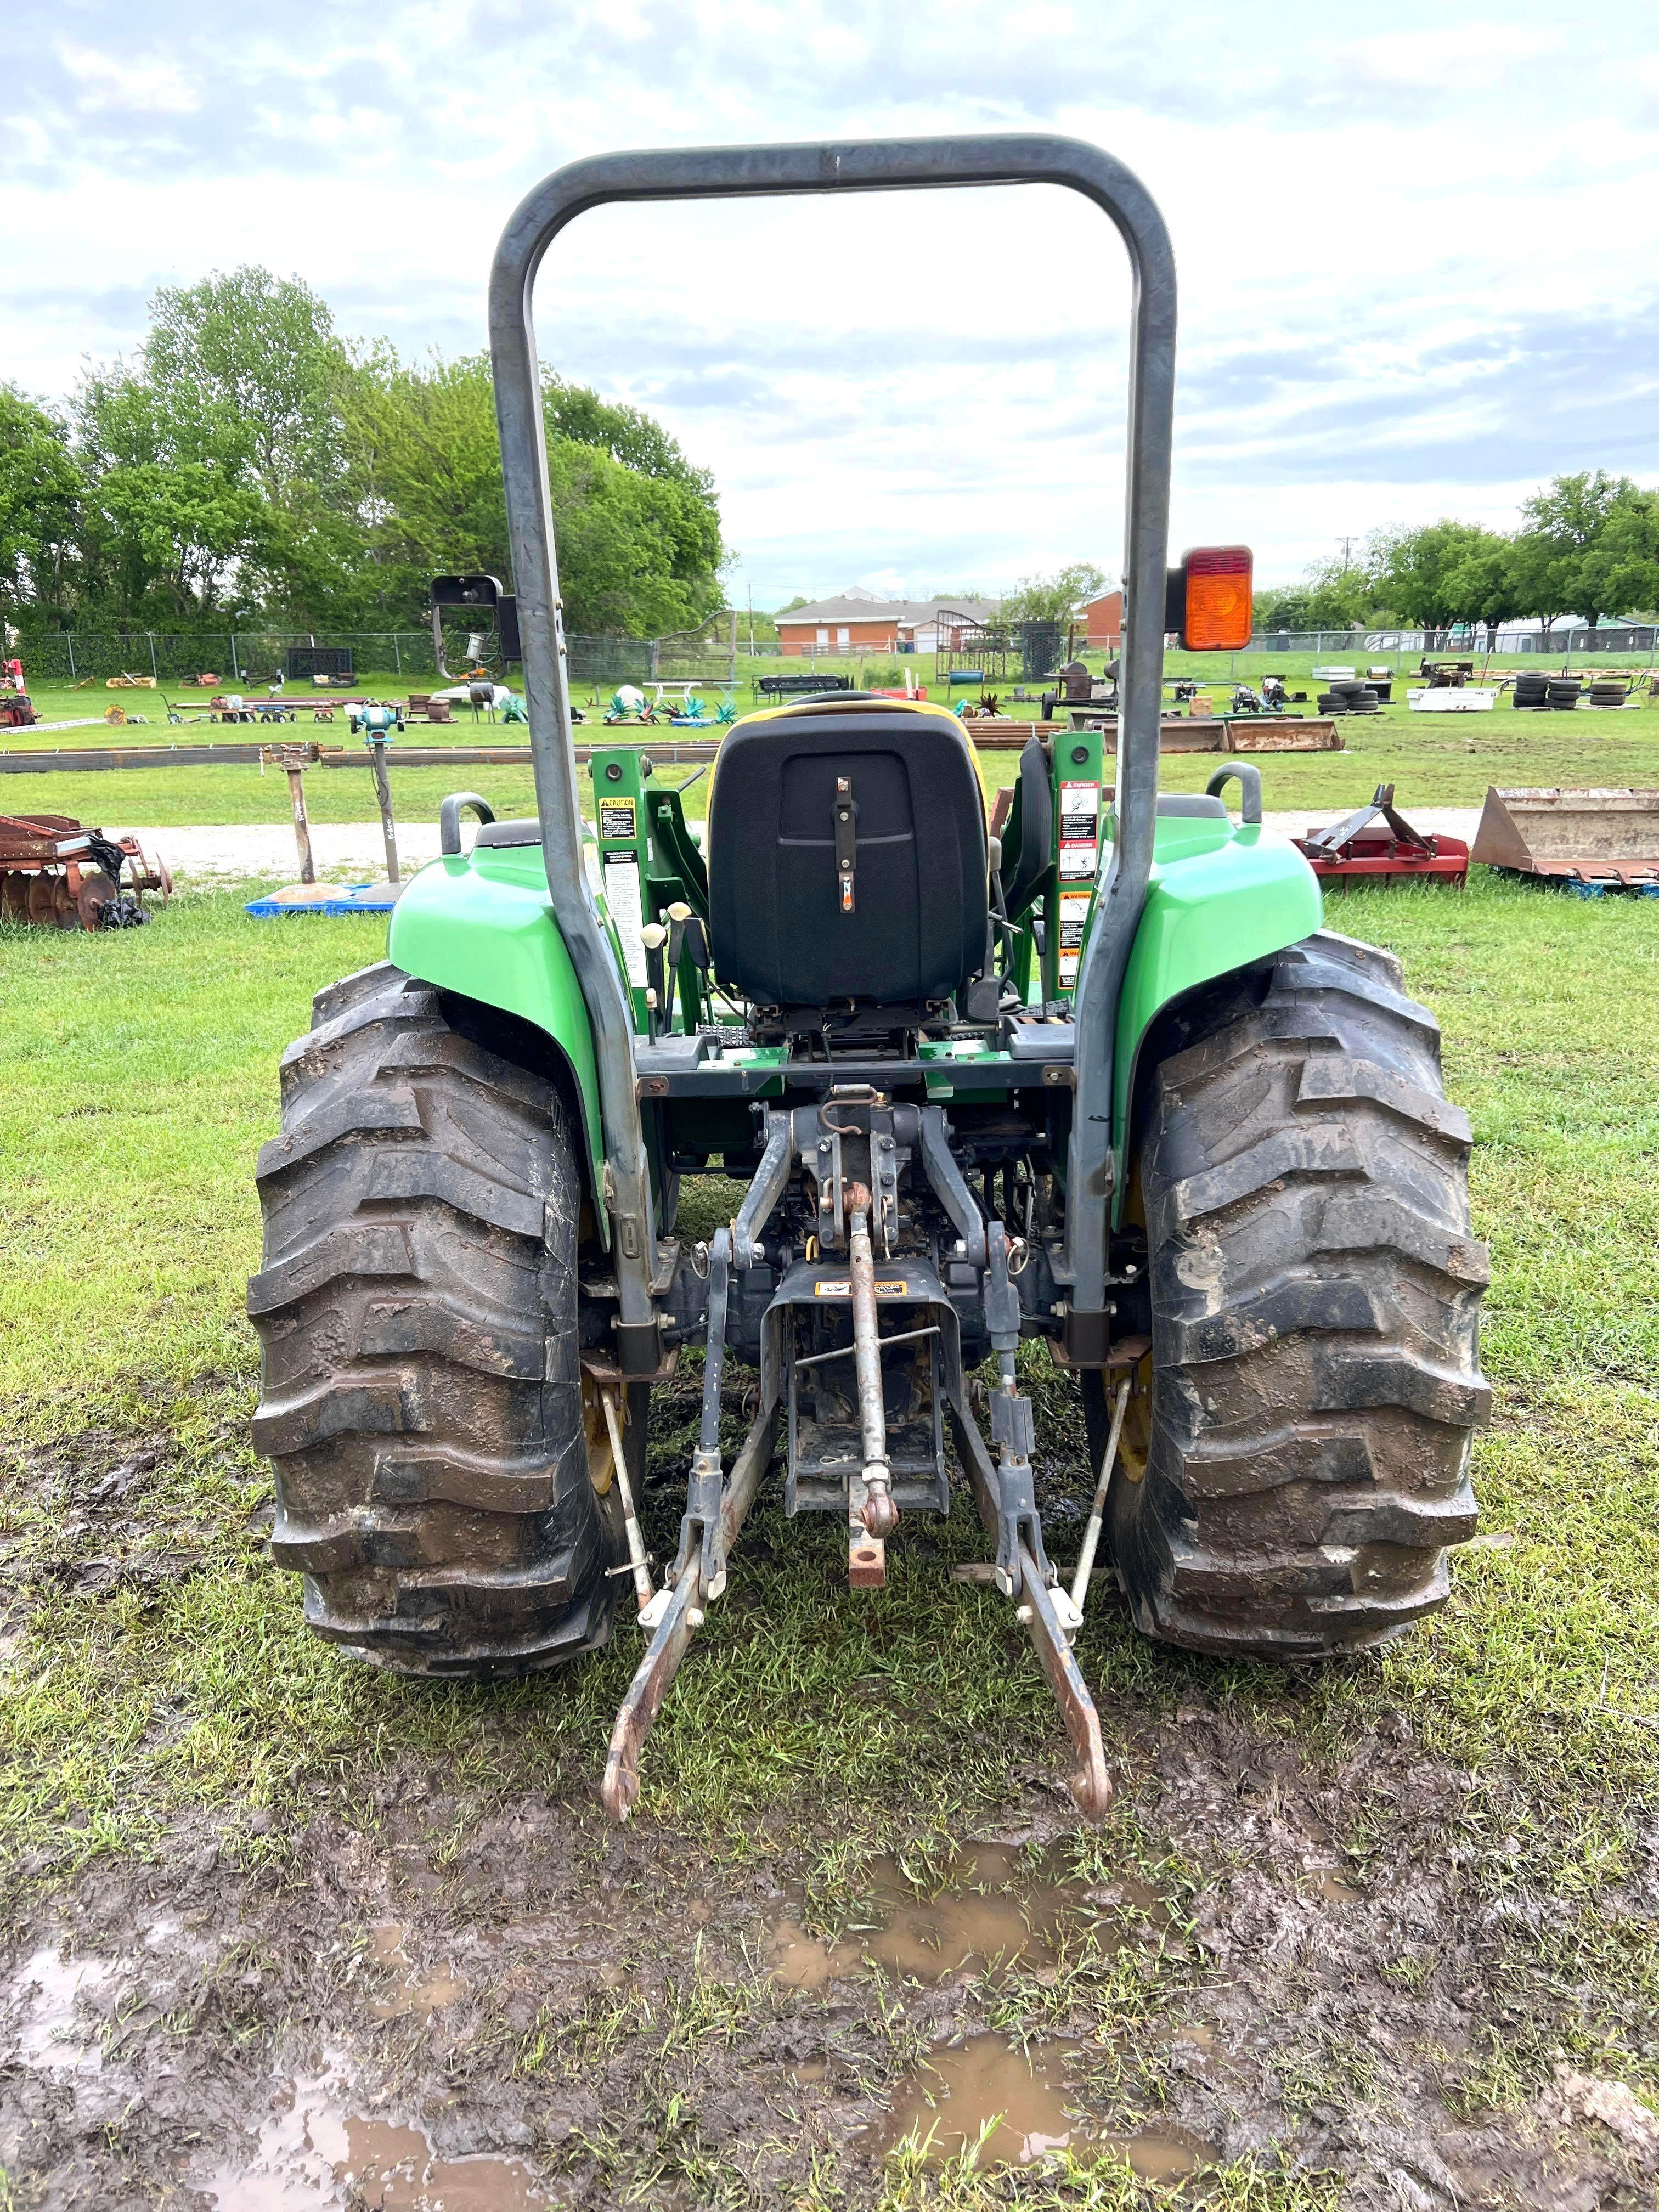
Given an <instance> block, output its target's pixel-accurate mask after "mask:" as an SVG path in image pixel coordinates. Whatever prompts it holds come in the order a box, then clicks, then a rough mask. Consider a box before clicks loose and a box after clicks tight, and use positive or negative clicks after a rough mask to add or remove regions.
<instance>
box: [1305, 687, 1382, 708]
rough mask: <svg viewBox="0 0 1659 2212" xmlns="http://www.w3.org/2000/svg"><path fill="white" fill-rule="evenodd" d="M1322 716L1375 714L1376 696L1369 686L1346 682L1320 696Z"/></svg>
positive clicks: (1323, 692)
mask: <svg viewBox="0 0 1659 2212" xmlns="http://www.w3.org/2000/svg"><path fill="white" fill-rule="evenodd" d="M1319 711H1320V713H1321V714H1376V712H1377V704H1376V692H1375V691H1374V690H1372V689H1371V687H1370V684H1364V683H1356V682H1352V681H1344V682H1341V683H1339V684H1332V686H1331V688H1330V690H1328V691H1322V692H1321V693H1320V695H1319Z"/></svg>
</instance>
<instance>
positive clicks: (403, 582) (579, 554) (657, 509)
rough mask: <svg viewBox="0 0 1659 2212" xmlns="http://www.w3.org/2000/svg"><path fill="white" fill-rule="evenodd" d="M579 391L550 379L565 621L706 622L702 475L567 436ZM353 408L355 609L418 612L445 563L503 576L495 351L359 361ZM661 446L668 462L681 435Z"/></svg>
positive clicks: (651, 625) (411, 617)
mask: <svg viewBox="0 0 1659 2212" xmlns="http://www.w3.org/2000/svg"><path fill="white" fill-rule="evenodd" d="M570 389H571V387H569V386H562V385H560V384H559V383H558V382H557V380H552V381H551V384H550V406H549V416H550V423H549V435H548V441H547V459H548V478H549V489H550V495H551V500H552V506H553V516H554V526H555V530H556V537H557V542H558V561H559V585H560V591H561V593H562V597H563V599H564V603H565V622H566V626H567V627H568V629H571V630H573V631H583V630H587V631H594V632H609V633H626V632H633V633H634V634H636V635H638V634H645V635H664V634H666V633H668V632H671V631H676V630H685V629H691V628H693V627H695V626H696V624H698V623H702V622H703V621H706V620H707V619H708V616H709V615H710V614H711V613H713V611H714V609H715V608H716V607H718V606H719V605H720V561H721V552H722V548H721V543H720V514H719V510H718V508H717V507H716V506H715V504H714V498H713V495H712V493H710V492H709V491H708V489H706V488H705V487H704V486H703V485H702V483H701V482H699V481H697V479H698V477H699V476H700V472H698V471H692V470H690V467H689V465H686V466H684V467H681V466H673V467H671V468H670V469H669V470H668V471H667V472H665V473H661V474H657V473H651V474H647V473H642V472H641V471H638V470H635V469H634V468H631V467H628V466H625V465H623V464H622V463H621V462H619V461H618V460H617V459H614V458H613V457H612V455H611V452H610V450H609V446H608V443H601V442H599V441H598V440H583V441H576V440H574V439H571V438H568V437H564V436H562V435H559V434H558V433H557V431H556V429H554V428H553V427H552V424H553V422H554V421H555V420H556V409H557V407H558V406H559V405H561V404H564V402H565V401H566V400H567V399H568V392H569V391H570ZM587 397H588V398H592V395H591V394H589V395H587ZM598 405H599V403H598V402H595V406H596V407H597V406H598ZM343 418H344V428H345V450H346V454H347V470H348V475H349V480H350V484H351V497H352V505H353V507H354V510H355V512H356V514H357V515H358V517H359V518H360V521H361V525H362V531H363V534H364V544H365V558H364V560H363V561H362V563H361V564H360V568H359V572H358V587H359V592H360V606H361V612H360V616H359V617H358V618H359V619H361V620H363V621H365V622H368V621H369V620H371V619H374V620H376V621H385V622H387V623H397V622H409V621H415V620H418V619H419V617H420V613H421V611H422V608H423V607H424V605H425V603H426V594H427V582H428V578H429V577H430V576H431V575H433V574H435V573H438V572H440V571H443V570H456V571H465V570H482V571H484V572H486V573H489V574H495V575H501V576H506V575H507V574H509V566H508V552H507V514H506V507H505V505H504V501H503V497H502V489H501V454H500V449H499V447H498V445H497V442H496V432H495V396H494V392H493V388H492V386H491V382H490V375H489V362H488V360H487V358H486V357H485V356H483V355H474V356H466V357H465V358H462V359H460V360H458V361H453V362H446V361H442V360H437V359H435V360H433V361H432V362H429V363H427V364H425V365H423V366H406V365H404V364H403V363H401V362H398V360H397V358H396V356H394V355H392V353H391V352H390V351H389V349H384V350H382V351H381V352H380V353H378V354H376V355H374V356H370V357H368V358H367V359H365V360H364V361H362V362H360V364H359V368H358V374H357V376H356V380H355V381H354V383H353V384H352V385H351V386H350V387H349V390H348V392H347V394H346V397H345V399H344V402H343ZM588 419H589V421H590V422H592V420H593V419H594V418H593V416H592V410H589V413H588ZM642 419H643V418H641V420H642ZM664 443H665V449H667V448H671V449H672V451H671V454H670V459H672V456H673V455H675V454H678V447H674V446H673V441H671V440H670V439H667V438H666V436H665V441H664ZM682 459H683V457H682Z"/></svg>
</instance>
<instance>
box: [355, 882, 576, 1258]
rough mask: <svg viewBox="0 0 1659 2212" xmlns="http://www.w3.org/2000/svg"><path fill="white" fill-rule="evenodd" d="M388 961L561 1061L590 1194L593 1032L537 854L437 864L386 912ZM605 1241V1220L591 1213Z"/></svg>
mask: <svg viewBox="0 0 1659 2212" xmlns="http://www.w3.org/2000/svg"><path fill="white" fill-rule="evenodd" d="M386 954H387V957H388V958H389V959H391V960H392V962H393V963H394V964H395V965H396V966H398V967H399V968H401V969H404V972H405V973H406V974H408V975H418V976H419V977H420V979H421V981H422V982H423V983H432V984H435V986H436V987H437V988H438V989H439V990H441V991H455V992H459V994H462V995H463V996H465V997H466V998H469V999H477V1000H479V1001H481V1003H482V1004H483V1005H485V1006H499V1007H500V1008H501V1010H502V1012H506V1013H510V1014H517V1015H519V1016H520V1018H522V1019H523V1020H525V1021H526V1022H529V1023H531V1024H532V1025H533V1026H534V1027H535V1028H537V1029H538V1030H541V1031H542V1032H543V1033H544V1035H545V1036H548V1037H549V1038H550V1039H551V1041H552V1042H553V1043H554V1045H555V1046H556V1048H558V1050H559V1051H560V1052H561V1053H562V1054H563V1055H564V1059H565V1062H566V1065H567V1066H568V1068H569V1070H570V1074H571V1079H572V1082H573V1084H574V1088H575V1092H576V1098H577V1103H578V1104H579V1105H580V1109H581V1117H582V1128H583V1133H584V1134H585V1136H586V1140H587V1151H588V1157H589V1159H590V1160H591V1162H592V1170H593V1188H595V1190H598V1189H599V1188H601V1185H602V1180H603V1176H604V1169H605V1151H604V1138H603V1133H602V1131H601V1129H600V1126H599V1076H598V1073H597V1070H596V1069H595V1066H594V1061H593V1032H592V1027H591V1025H590V1024H589V1022H588V1018H587V1008H586V1005H585V1004H584V1002H583V1000H582V994H581V987H580V985H579V984H578V982H577V981H576V971H575V969H574V967H572V965H571V962H570V955H569V953H568V951H566V950H565V944H564V939H563V938H562V937H561V936H560V934H559V932H558V930H557V928H556V927H555V926H554V922H553V904H552V901H551V900H550V898H549V896H548V892H547V877H546V875H545V873H544V870H543V866H542V848H541V847H540V846H539V845H501V846H486V847H483V848H481V849H478V850H476V851H474V852H473V853H472V854H471V855H470V856H462V855H459V854H457V855H454V856H452V857H450V858H447V859H444V860H434V861H432V862H431V863H430V864H429V865H428V866H426V867H424V868H422V870H421V872H420V873H419V874H418V875H417V876H416V877H414V878H413V879H412V880H411V881H410V884H408V885H407V887H406V888H405V890H404V894H403V896H402V897H401V898H400V899H399V900H398V903H397V905H396V906H395V907H394V908H392V930H391V934H390V937H389V939H388V941H387V945H386ZM593 1211H594V1213H595V1214H596V1216H597V1217H598V1220H599V1233H600V1235H601V1237H605V1239H606V1241H607V1242H608V1241H609V1237H610V1217H609V1215H608V1214H607V1212H606V1211H605V1207H604V1206H595V1207H594V1209H593Z"/></svg>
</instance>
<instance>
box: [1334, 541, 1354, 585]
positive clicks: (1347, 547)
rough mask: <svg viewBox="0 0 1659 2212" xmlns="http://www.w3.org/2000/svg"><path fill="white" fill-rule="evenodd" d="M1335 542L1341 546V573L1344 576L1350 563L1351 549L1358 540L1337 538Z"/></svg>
mask: <svg viewBox="0 0 1659 2212" xmlns="http://www.w3.org/2000/svg"><path fill="white" fill-rule="evenodd" d="M1336 542H1337V544H1339V545H1340V547H1341V548H1342V573H1343V574H1344V575H1345V576H1346V574H1347V573H1348V570H1349V568H1351V567H1352V556H1353V549H1354V547H1355V546H1356V545H1358V543H1359V540H1358V538H1338V539H1337V541H1336Z"/></svg>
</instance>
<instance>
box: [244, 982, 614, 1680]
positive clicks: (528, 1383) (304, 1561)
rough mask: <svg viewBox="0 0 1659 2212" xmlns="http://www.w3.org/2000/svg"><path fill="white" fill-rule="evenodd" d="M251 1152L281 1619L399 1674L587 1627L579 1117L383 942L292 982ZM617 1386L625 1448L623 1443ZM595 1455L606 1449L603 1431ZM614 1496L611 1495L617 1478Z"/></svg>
mask: <svg viewBox="0 0 1659 2212" xmlns="http://www.w3.org/2000/svg"><path fill="white" fill-rule="evenodd" d="M282 1092H283V1103H282V1133H281V1134H280V1135H279V1136H276V1137H275V1138H273V1139H271V1141H270V1143H269V1144H267V1145H266V1146H264V1148H263V1149H262V1151H261V1152H260V1154H259V1162H258V1185H259V1199H260V1204H261V1206H262V1208H263V1211H264V1266H263V1268H262V1271H261V1272H260V1273H258V1275H256V1276H255V1277H254V1278H253V1279H252V1282H251V1283H250V1284H249V1285H248V1312H249V1314H250V1316H252V1321H253V1325H254V1328H256V1330H257V1331H258V1336H259V1340H260V1345H261V1348H262V1352H263V1358H262V1383H263V1389H262V1395H261V1398H260V1403H259V1407H258V1412H257V1413H256V1414H255V1416H254V1420H253V1439H254V1443H255V1444H256V1446H257V1447H258V1449H259V1450H261V1451H262V1452H264V1453H266V1454H267V1455H269V1456H270V1461H271V1464H272V1467H273V1468H274V1469H275V1472H276V1523H275V1527H274V1529H273V1532H272V1536H271V1553H272V1556H273V1557H274V1558H275V1559H276V1562H277V1563H278V1565H282V1566H285V1567H290V1568H294V1569H295V1570H297V1571H299V1572H300V1573H301V1575H303V1577H305V1618H306V1620H307V1625H308V1626H310V1627H311V1628H313V1630H315V1632H317V1634H318V1635H319V1636H322V1637H325V1638H327V1639H328V1640H329V1641H330V1642H331V1643H334V1644H340V1645H342V1646H343V1647H344V1649H345V1650H348V1651H349V1653H351V1654H352V1655H353V1656H356V1657H358V1658H361V1659H365V1660H368V1661H370V1662H373V1663H374V1664H376V1665H380V1666H383V1667H389V1668H395V1669H397V1670H398V1672H400V1673H404V1674H436V1675H461V1676H469V1677H476V1676H490V1675H498V1674H520V1673H525V1672H527V1671H531V1670H533V1669H537V1668H544V1667H549V1666H553V1665H556V1664H557V1663H558V1662H560V1661H562V1660H564V1659H568V1658H571V1657H574V1656H576V1655H577V1654H579V1653H580V1652H583V1651H586V1650H592V1649H593V1648H594V1647H595V1646H596V1645H598V1644H602V1643H603V1642H604V1641H605V1638H606V1636H607V1635H608V1634H609V1632H610V1627H611V1613H612V1609H613V1607H614V1604H615V1601H616V1593H617V1588H618V1583H617V1579H616V1578H615V1577H611V1576H610V1575H609V1573H608V1570H609V1569H610V1568H611V1566H612V1565H615V1564H616V1563H617V1561H618V1559H621V1557H622V1556H623V1543H622V1536H621V1516H620V1510H619V1504H618V1498H617V1486H616V1483H615V1482H614V1480H612V1481H611V1483H610V1486H609V1494H608V1496H607V1497H605V1498H600V1497H599V1495H598V1493H597V1492H596V1491H595V1489H594V1486H593V1481H592V1475H591V1474H590V1468H589V1462H588V1452H587V1439H586V1431H585V1429H584V1423H583V1404H582V1380H581V1373H580V1361H579V1357H578V1347H577V1338H576V1297H577V1291H576V1243H577V1233H578V1223H579V1217H580V1209H581V1198H582V1183H581V1178H580V1170H579V1168H578V1164H577V1144H578V1138H577V1135H576V1133H575V1131H574V1127H573V1122H572V1117H571V1115H570V1113H569V1110H568V1107H567V1106H566V1104H565V1103H564V1101H563V1100H562V1097H560V1094H559V1092H558V1090H557V1088H556V1086H555V1085H553V1084H551V1083H550V1082H548V1081H547V1080H546V1079H544V1078H543V1077H541V1076H538V1075H534V1074H531V1073H526V1071H525V1070H524V1069H522V1068H520V1067H516V1066H513V1065H512V1064H511V1063H509V1062H508V1061H507V1060H503V1059H500V1058H497V1057H496V1056H495V1054H494V1053H492V1052H490V1051H489V1050H487V1049H485V1048H483V1046H482V1045H481V1044H479V1043H478V1042H475V1041H473V1040H472V1039H471V1038H469V1037H467V1036H462V1035H460V1034H459V1032H458V1031H457V1030H455V1029H453V1028H452V1027H451V1025H450V1024H449V1023H448V1022H447V1020H446V1019H445V1018H444V1014H443V1012H442V1008H441V1003H440V1000H439V997H438V994H436V993H435V991H433V990H431V989H429V988H428V987H427V986H426V985H424V984H422V983H418V982H416V981H413V980H412V979H411V978H410V977H409V976H407V975H404V974H403V972H402V971H401V970H400V969H397V968H394V967H392V965H391V964H390V963H386V962H383V963H380V965H379V966H377V967H374V968H367V969H363V971H362V973H361V974H360V975H352V976H349V977H348V978H347V979H346V981H343V982H342V983H337V984H335V985H334V986H333V987H331V988H330V989H328V990H325V991H322V992H319V994H318V996H317V999H316V1002H315V1006H314V1011H313V1022H312V1028H311V1030H310V1033H309V1034H308V1035H307V1036H303V1037H301V1038H300V1039H299V1040H298V1041H297V1042H295V1044H293V1045H291V1046H290V1047H289V1049H288V1051H287V1052H286V1053H285V1054H283V1064H282ZM644 1396H645V1394H644V1393H643V1392H636V1393H635V1394H634V1396H633V1399H632V1401H631V1402H630V1405H629V1415H630V1419H629V1433H628V1436H627V1439H626V1441H627V1444H628V1448H629V1458H630V1460H631V1461H632V1462H634V1466H635V1474H636V1475H637V1473H638V1470H639V1468H641V1467H642V1465H643V1451H644V1442H645V1420H644V1418H643V1416H644V1406H643V1402H642V1401H643V1398H644ZM602 1456H603V1457H604V1458H605V1460H607V1461H608V1446H607V1447H605V1448H604V1451H603V1454H602ZM636 1494H637V1493H636Z"/></svg>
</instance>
